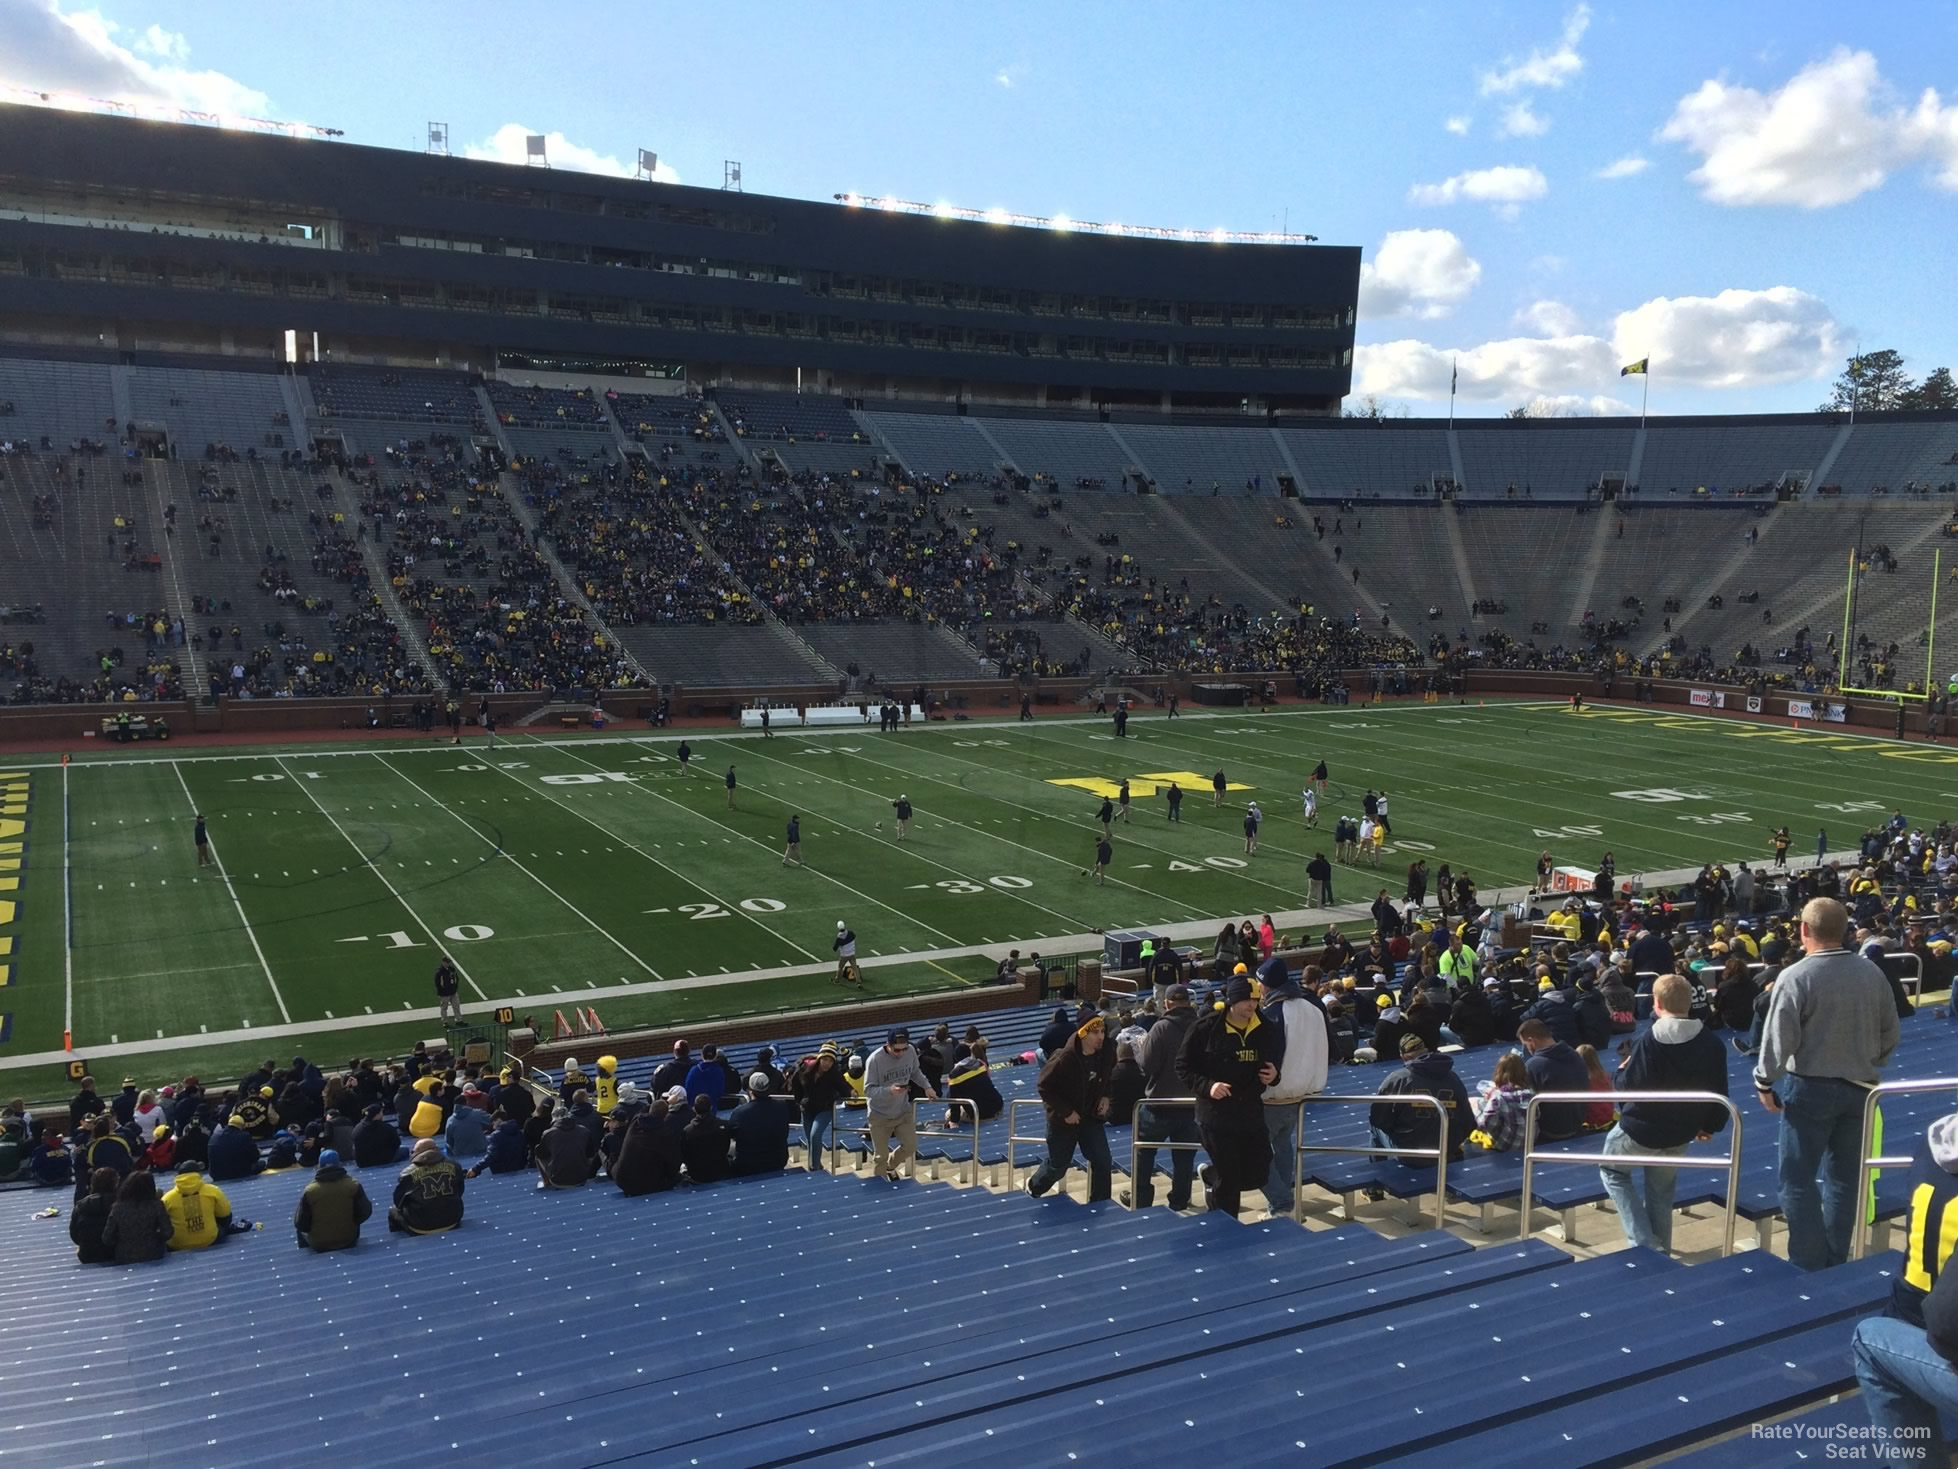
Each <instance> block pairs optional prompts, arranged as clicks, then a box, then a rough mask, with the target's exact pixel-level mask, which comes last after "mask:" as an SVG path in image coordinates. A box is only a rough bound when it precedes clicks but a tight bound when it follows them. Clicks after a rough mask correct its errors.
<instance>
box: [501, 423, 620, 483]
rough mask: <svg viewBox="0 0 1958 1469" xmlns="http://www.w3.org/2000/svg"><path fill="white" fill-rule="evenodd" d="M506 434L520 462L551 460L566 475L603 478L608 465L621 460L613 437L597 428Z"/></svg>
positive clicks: (513, 430) (523, 430)
mask: <svg viewBox="0 0 1958 1469" xmlns="http://www.w3.org/2000/svg"><path fill="white" fill-rule="evenodd" d="M503 433H504V437H505V438H507V439H508V440H509V441H510V448H511V450H512V451H513V452H514V453H515V454H516V456H517V458H519V459H523V460H529V459H549V460H552V461H554V462H555V463H556V464H557V465H558V466H559V467H560V468H561V469H563V470H564V472H565V473H567V474H577V475H590V474H600V475H602V474H603V473H604V472H605V466H606V464H607V463H608V462H610V461H612V460H616V459H617V458H618V457H619V446H618V444H617V443H616V442H615V441H614V440H613V438H612V435H611V434H610V433H609V432H605V431H602V430H599V429H596V428H591V429H572V428H509V429H505V430H504V431H503Z"/></svg>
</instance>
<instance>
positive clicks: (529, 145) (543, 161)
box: [523, 133, 551, 168]
mask: <svg viewBox="0 0 1958 1469" xmlns="http://www.w3.org/2000/svg"><path fill="white" fill-rule="evenodd" d="M523 161H524V163H525V165H526V166H528V167H532V168H549V167H550V166H551V160H550V159H548V158H546V157H545V156H544V135H543V134H542V133H527V134H526V135H525V136H524V140H523Z"/></svg>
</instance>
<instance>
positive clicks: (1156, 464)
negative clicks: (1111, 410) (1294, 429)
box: [1114, 423, 1290, 495]
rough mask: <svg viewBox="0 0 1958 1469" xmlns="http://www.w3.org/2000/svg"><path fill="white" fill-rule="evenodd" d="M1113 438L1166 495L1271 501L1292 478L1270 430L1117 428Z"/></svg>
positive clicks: (1124, 425) (1158, 426) (1125, 425)
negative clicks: (1262, 497)
mask: <svg viewBox="0 0 1958 1469" xmlns="http://www.w3.org/2000/svg"><path fill="white" fill-rule="evenodd" d="M1114 429H1115V432H1116V433H1117V434H1118V435H1120V436H1121V440H1122V442H1123V443H1125V444H1127V445H1128V446H1129V448H1131V449H1133V450H1134V451H1135V453H1136V457H1137V458H1139V459H1140V460H1141V461H1142V464H1143V467H1144V468H1146V469H1147V470H1148V471H1149V476H1150V478H1151V479H1153V480H1154V481H1155V482H1156V489H1157V490H1158V491H1159V492H1160V493H1162V494H1165V495H1208V494H1210V493H1211V492H1212V491H1213V490H1215V491H1216V492H1217V493H1218V494H1220V495H1252V494H1258V495H1273V494H1276V493H1277V492H1278V477H1279V476H1280V475H1281V474H1289V473H1290V470H1288V469H1287V468H1286V466H1285V455H1284V451H1283V450H1281V449H1280V448H1279V447H1278V441H1277V440H1276V439H1275V438H1273V437H1272V434H1271V430H1270V429H1268V428H1252V427H1244V426H1239V427H1218V428H1182V427H1175V426H1171V425H1164V424H1146V423H1118V424H1116V425H1115V426H1114Z"/></svg>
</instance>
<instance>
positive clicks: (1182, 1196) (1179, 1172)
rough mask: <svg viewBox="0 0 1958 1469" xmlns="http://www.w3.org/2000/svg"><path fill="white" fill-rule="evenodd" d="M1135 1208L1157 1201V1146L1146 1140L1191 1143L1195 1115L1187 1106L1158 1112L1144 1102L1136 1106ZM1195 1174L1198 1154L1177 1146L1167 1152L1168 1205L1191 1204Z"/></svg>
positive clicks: (1177, 1206)
mask: <svg viewBox="0 0 1958 1469" xmlns="http://www.w3.org/2000/svg"><path fill="white" fill-rule="evenodd" d="M1135 1140H1136V1144H1137V1146H1136V1150H1135V1177H1134V1178H1133V1179H1131V1180H1130V1182H1131V1184H1132V1185H1133V1187H1134V1190H1135V1207H1136V1208H1138V1209H1146V1208H1148V1207H1149V1206H1150V1205H1151V1204H1153V1203H1155V1202H1156V1149H1154V1148H1151V1147H1147V1146H1144V1144H1147V1143H1193V1142H1195V1141H1196V1140H1197V1114H1196V1113H1195V1112H1194V1111H1193V1110H1191V1109H1190V1108H1188V1107H1164V1108H1162V1109H1161V1110H1160V1111H1158V1110H1157V1109H1156V1108H1154V1107H1151V1106H1150V1105H1149V1104H1148V1103H1147V1102H1144V1103H1143V1104H1142V1105H1141V1106H1140V1107H1137V1108H1136V1109H1135ZM1196 1176H1197V1155H1196V1154H1195V1153H1193V1152H1191V1151H1189V1150H1188V1149H1185V1148H1177V1149H1175V1150H1173V1151H1172V1152H1171V1153H1170V1155H1169V1207H1170V1208H1172V1209H1187V1208H1189V1207H1190V1190H1191V1186H1192V1184H1193V1183H1194V1182H1195V1180H1196Z"/></svg>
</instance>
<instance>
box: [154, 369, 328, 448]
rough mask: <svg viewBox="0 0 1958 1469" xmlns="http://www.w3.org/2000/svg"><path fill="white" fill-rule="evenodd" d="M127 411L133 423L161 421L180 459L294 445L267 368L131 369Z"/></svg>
mask: <svg viewBox="0 0 1958 1469" xmlns="http://www.w3.org/2000/svg"><path fill="white" fill-rule="evenodd" d="M128 371H129V411H130V412H131V413H132V414H133V415H134V416H135V422H137V423H138V424H162V425H163V426H164V427H165V428H167V429H168V430H169V434H170V442H171V443H172V444H173V445H175V447H176V450H177V457H178V458H180V459H198V458H202V457H203V456H204V454H205V452H206V451H207V449H214V448H223V449H228V450H230V451H231V452H232V453H234V454H236V455H238V456H240V457H241V458H242V457H243V456H244V454H245V453H246V451H247V450H253V451H256V452H257V454H258V455H259V457H261V458H262V457H264V456H265V455H266V454H271V455H273V456H274V457H277V455H278V453H279V451H280V450H281V449H291V448H295V447H298V446H299V445H300V441H301V439H302V438H303V432H302V433H299V434H295V433H294V432H293V427H292V424H291V423H290V422H289V421H288V417H287V413H286V404H285V395H284V394H282V393H281V392H280V391H279V380H278V378H277V377H276V376H274V375H273V374H271V373H269V372H227V371H215V370H205V369H202V368H194V367H132V368H130V369H129V370H128Z"/></svg>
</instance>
